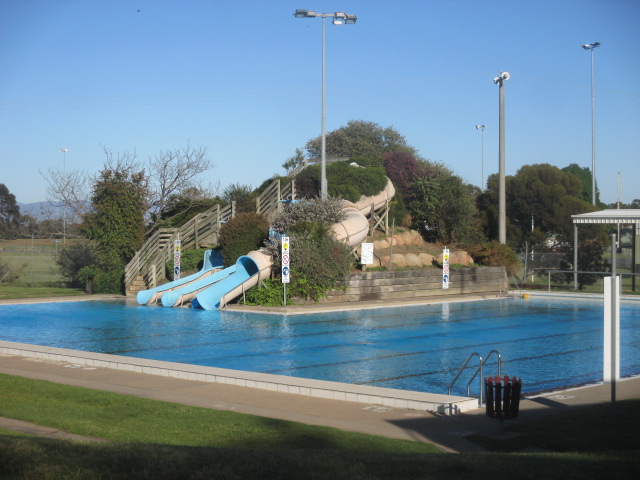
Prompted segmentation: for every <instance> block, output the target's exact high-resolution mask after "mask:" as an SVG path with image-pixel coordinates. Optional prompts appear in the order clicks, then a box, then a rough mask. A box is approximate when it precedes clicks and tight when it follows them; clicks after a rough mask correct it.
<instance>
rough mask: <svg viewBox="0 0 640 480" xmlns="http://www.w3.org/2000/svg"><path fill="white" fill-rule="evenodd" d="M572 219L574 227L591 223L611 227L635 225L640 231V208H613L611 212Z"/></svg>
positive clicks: (606, 211)
mask: <svg viewBox="0 0 640 480" xmlns="http://www.w3.org/2000/svg"><path fill="white" fill-rule="evenodd" d="M571 218H572V220H573V224H574V225H576V224H589V223H591V224H593V223H600V224H603V223H604V224H610V225H611V224H612V225H627V224H635V226H636V232H638V231H640V208H612V209H609V210H600V211H599V212H589V213H581V214H580V215H571ZM636 234H638V233H636Z"/></svg>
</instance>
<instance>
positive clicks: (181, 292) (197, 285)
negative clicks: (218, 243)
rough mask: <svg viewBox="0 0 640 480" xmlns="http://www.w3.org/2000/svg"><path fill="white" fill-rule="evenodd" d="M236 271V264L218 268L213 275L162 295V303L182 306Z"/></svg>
mask: <svg viewBox="0 0 640 480" xmlns="http://www.w3.org/2000/svg"><path fill="white" fill-rule="evenodd" d="M234 273H236V265H231V266H230V267H227V268H225V269H224V270H218V271H216V272H214V273H213V274H211V275H206V276H204V277H202V278H200V279H198V280H196V281H195V282H190V283H189V284H187V285H185V286H184V287H180V288H177V289H174V290H171V291H169V292H166V293H164V294H163V295H162V305H163V306H165V307H181V306H182V305H184V304H185V303H189V302H190V301H191V300H193V299H194V298H195V296H196V295H197V294H198V293H199V292H201V291H202V290H204V289H205V288H209V287H210V286H211V285H213V284H214V283H217V282H219V281H220V280H222V279H224V278H227V277H228V276H229V275H233V274H234Z"/></svg>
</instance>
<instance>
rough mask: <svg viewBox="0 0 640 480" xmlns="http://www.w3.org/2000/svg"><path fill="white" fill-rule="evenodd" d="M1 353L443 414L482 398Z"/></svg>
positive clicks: (10, 346)
mask: <svg viewBox="0 0 640 480" xmlns="http://www.w3.org/2000/svg"><path fill="white" fill-rule="evenodd" d="M0 355H12V356H20V357H27V358H34V359H40V360H46V361H53V362H65V363H69V364H73V365H81V366H85V367H96V368H109V369H113V370H124V371H130V372H137V373H145V374H149V375H157V376H162V377H168V378H178V379H184V380H193V381H200V382H205V383H223V384H228V385H236V386H240V387H246V388H254V389H257V390H268V391H273V392H283V393H289V394H293V395H302V396H308V397H317V398H325V399H332V400H342V401H346V402H356V403H361V404H366V405H382V406H384V407H390V408H403V409H411V410H419V411H428V412H434V413H439V414H443V415H453V414H459V413H463V412H468V411H471V410H475V409H477V408H478V399H477V398H470V397H459V396H454V395H443V394H436V393H424V392H416V391H411V390H398V389H392V388H384V387H372V386H368V385H353V384H348V383H340V382H331V381H326V380H313V379H307V378H300V377H288V376H284V375H274V374H268V373H257V372H245V371H241V370H231V369H225V368H218V367H205V366H200V365H190V364H185V363H176V362H166V361H161V360H148V359H143V358H135V357H126V356H119V355H110V354H106V353H94V352H84V351H80V350H71V349H66V348H58V347H45V346H40V345H31V344H26V343H17V342H8V341H5V340H0Z"/></svg>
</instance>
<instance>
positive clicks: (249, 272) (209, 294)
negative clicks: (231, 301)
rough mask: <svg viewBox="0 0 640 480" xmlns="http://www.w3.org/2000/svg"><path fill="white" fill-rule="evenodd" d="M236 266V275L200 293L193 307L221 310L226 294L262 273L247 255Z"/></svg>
mask: <svg viewBox="0 0 640 480" xmlns="http://www.w3.org/2000/svg"><path fill="white" fill-rule="evenodd" d="M234 266H235V268H236V271H235V273H234V274H232V275H229V276H228V277H226V278H224V279H222V280H220V281H219V282H217V283H214V284H213V285H212V286H211V287H209V288H207V289H205V290H202V291H201V292H199V293H198V294H197V295H196V297H195V298H194V299H192V300H191V307H192V308H203V309H205V310H216V309H218V308H220V301H221V299H222V297H223V296H224V295H225V294H227V293H229V292H230V291H231V290H233V289H234V288H237V287H239V286H240V285H242V284H243V283H245V282H246V281H247V280H249V279H250V278H251V277H253V276H254V275H258V274H259V273H260V267H259V266H258V264H257V263H256V261H255V260H254V259H253V258H251V257H249V256H247V255H243V256H241V257H240V258H238V260H237V261H236V264H235V265H234ZM229 268H231V267H229Z"/></svg>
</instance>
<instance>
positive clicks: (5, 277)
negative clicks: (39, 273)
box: [0, 261, 26, 283]
mask: <svg viewBox="0 0 640 480" xmlns="http://www.w3.org/2000/svg"><path fill="white" fill-rule="evenodd" d="M25 266H26V265H25ZM19 276H20V271H19V269H18V268H16V267H14V266H11V265H9V264H7V263H4V262H2V261H0V283H2V282H7V283H11V282H14V281H16V280H17V279H18V277H19Z"/></svg>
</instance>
